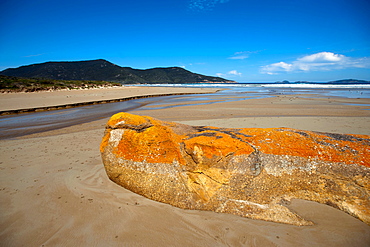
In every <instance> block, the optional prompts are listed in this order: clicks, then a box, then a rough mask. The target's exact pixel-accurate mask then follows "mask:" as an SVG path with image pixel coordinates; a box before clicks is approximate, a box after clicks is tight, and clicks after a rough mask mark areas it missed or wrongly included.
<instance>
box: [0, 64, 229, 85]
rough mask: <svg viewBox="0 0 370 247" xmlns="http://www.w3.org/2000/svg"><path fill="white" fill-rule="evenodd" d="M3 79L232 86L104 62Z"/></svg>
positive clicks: (44, 67)
mask: <svg viewBox="0 0 370 247" xmlns="http://www.w3.org/2000/svg"><path fill="white" fill-rule="evenodd" d="M0 75H6V76H16V77H22V78H42V79H54V80H94V81H108V82H119V83H122V84H137V83H149V84H153V83H215V82H221V83H225V82H226V83H230V82H233V81H230V80H226V79H224V78H221V77H213V76H206V75H201V74H197V73H193V72H190V71H188V70H186V69H184V68H180V67H164V68H162V67H158V68H150V69H134V68H131V67H121V66H118V65H116V64H113V63H111V62H109V61H107V60H104V59H96V60H85V61H68V62H64V61H61V62H45V63H37V64H31V65H25V66H20V67H18V68H9V69H5V70H3V71H1V72H0Z"/></svg>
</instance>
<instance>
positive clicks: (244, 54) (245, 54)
mask: <svg viewBox="0 0 370 247" xmlns="http://www.w3.org/2000/svg"><path fill="white" fill-rule="evenodd" d="M250 53H251V52H249V51H239V52H235V53H234V55H233V56H231V57H229V59H246V58H248V57H249V54H250Z"/></svg>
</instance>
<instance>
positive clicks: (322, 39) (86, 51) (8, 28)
mask: <svg viewBox="0 0 370 247" xmlns="http://www.w3.org/2000/svg"><path fill="white" fill-rule="evenodd" d="M369 10H370V1H369V0H275V1H273V0H177V1H174V0H171V1H170V0H163V1H156V0H150V1H144V0H135V1H131V0H130V1H125V0H104V1H95V0H89V1H85V0H62V1H60V0H33V1H29V0H2V1H0V31H1V36H0V70H3V69H6V68H9V67H18V66H22V65H28V64H33V63H42V62H47V61H79V60H90V59H99V58H102V59H106V60H109V61H111V62H112V63H115V64H118V65H120V66H128V67H133V68H138V69H146V68H153V67H171V66H181V67H184V68H186V69H188V70H190V71H192V72H196V73H201V74H205V75H212V76H216V75H219V76H221V77H224V78H227V79H230V80H235V81H238V82H275V81H281V80H290V81H297V80H305V81H306V80H307V81H329V80H338V79H345V78H355V79H364V80H370V28H369V26H370V15H369V13H368V12H369Z"/></svg>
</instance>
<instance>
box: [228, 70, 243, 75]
mask: <svg viewBox="0 0 370 247" xmlns="http://www.w3.org/2000/svg"><path fill="white" fill-rule="evenodd" d="M227 74H229V75H238V76H241V75H242V73H240V72H238V71H236V70H231V71H229V72H227Z"/></svg>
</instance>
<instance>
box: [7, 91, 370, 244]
mask: <svg viewBox="0 0 370 247" xmlns="http://www.w3.org/2000/svg"><path fill="white" fill-rule="evenodd" d="M171 89H172V88H171ZM171 89H168V90H169V91H170V90H171ZM89 93H90V92H89ZM348 101H350V102H348ZM49 103H50V102H49ZM343 103H351V104H360V105H349V104H343ZM369 103H370V102H369V100H368V99H362V100H360V99H343V98H320V97H319V96H312V97H311V98H303V97H299V96H298V97H297V96H296V95H295V96H279V97H275V98H265V99H251V100H240V101H234V102H228V101H226V100H225V101H224V102H219V103H215V104H208V105H189V106H182V107H169V108H161V109H157V110H155V109H148V108H143V109H141V110H134V111H131V113H135V114H140V115H150V116H152V117H156V118H160V119H163V120H170V121H179V122H183V123H191V124H194V125H214V126H219V127H295V128H299V129H308V130H316V131H330V132H337V133H353V134H368V135H369V128H370V127H369V124H368V123H369V122H370V121H369V120H370V113H369V112H370V111H369V110H364V109H366V106H365V105H364V104H369ZM106 121H107V119H102V120H98V121H94V122H90V123H85V124H80V125H75V126H70V127H67V128H63V129H59V130H54V131H48V132H43V133H39V134H34V135H30V136H25V137H23V138H18V139H13V140H2V141H0V157H1V158H0V170H1V173H0V190H1V192H0V195H1V198H0V205H1V209H2V210H1V215H0V243H1V246H369V243H370V226H368V225H366V224H364V223H363V222H361V221H359V220H357V219H355V218H353V217H351V216H349V215H347V214H346V213H344V212H342V211H339V210H337V209H334V208H332V207H329V206H327V205H321V204H318V203H315V202H307V201H303V200H293V201H292V203H291V204H290V207H291V208H292V209H293V210H294V211H296V212H298V213H299V214H300V215H302V216H303V217H305V218H306V219H309V220H311V221H313V222H314V223H315V225H314V226H308V227H297V226H291V225H285V224H278V223H273V222H266V221H260V220H250V219H246V218H242V217H238V216H234V215H227V214H217V213H214V212H204V211H196V210H182V209H178V208H175V207H172V206H170V205H166V204H162V203H158V202H154V201H151V200H149V199H146V198H143V197H141V196H139V195H137V194H134V193H132V192H130V191H127V190H125V189H124V188H122V187H120V186H118V185H116V184H114V183H113V182H111V181H110V180H109V179H108V178H107V176H106V174H105V171H104V168H103V165H102V162H101V159H100V153H99V144H100V141H101V138H102V136H103V132H104V125H105V122H106Z"/></svg>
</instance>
